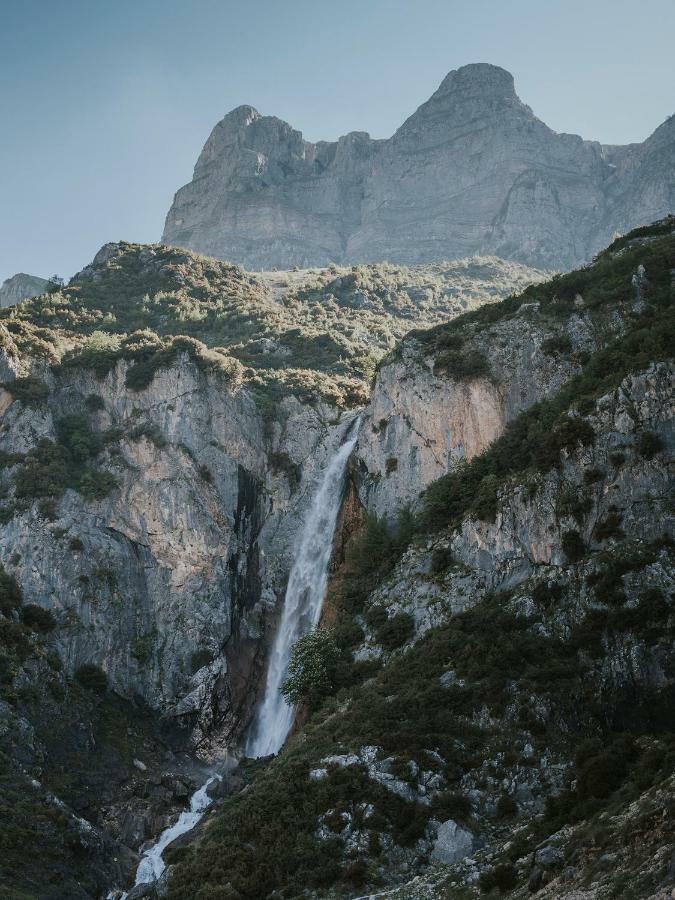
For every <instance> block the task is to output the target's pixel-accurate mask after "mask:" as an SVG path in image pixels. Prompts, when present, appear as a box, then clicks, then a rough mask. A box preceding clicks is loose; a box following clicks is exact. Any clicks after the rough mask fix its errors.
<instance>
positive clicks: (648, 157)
mask: <svg viewBox="0 0 675 900" xmlns="http://www.w3.org/2000/svg"><path fill="white" fill-rule="evenodd" d="M674 169H675V118H673V117H671V118H669V119H668V120H667V121H666V122H665V123H664V124H663V125H661V127H660V128H658V129H657V130H656V131H655V132H654V134H653V135H652V136H651V137H650V138H648V139H647V140H646V141H645V142H644V143H642V144H632V145H629V146H626V147H609V146H603V145H601V144H599V143H598V142H595V141H584V140H582V138H580V137H578V136H577V135H569V134H556V133H555V132H554V131H552V130H551V129H550V128H548V126H546V125H545V124H544V123H543V122H541V121H540V120H539V119H537V118H536V116H535V115H534V114H533V113H532V110H531V109H530V108H529V107H528V106H526V105H525V104H524V103H522V101H521V100H520V99H519V98H518V96H517V94H516V93H515V89H514V84H513V77H512V76H511V75H510V74H509V73H508V72H506V71H505V70H504V69H501V68H499V67H497V66H491V65H487V64H476V65H470V66H464V67H463V68H461V69H457V70H456V71H453V72H450V73H449V74H448V75H447V76H446V78H445V79H444V80H443V82H442V83H441V85H440V87H439V88H438V90H437V91H436V92H435V93H434V94H433V95H432V96H431V98H430V99H429V100H428V101H427V102H426V103H424V104H422V106H420V108H419V109H418V110H417V111H416V112H415V113H413V115H412V116H410V118H409V119H407V121H406V122H404V123H403V125H402V126H401V127H400V128H399V129H398V131H396V133H395V134H394V135H393V136H392V137H391V138H389V139H387V140H372V139H371V138H370V137H369V135H368V134H366V133H363V132H352V133H350V134H348V135H345V136H344V137H342V138H340V139H339V140H338V141H337V142H323V141H320V142H318V143H316V144H313V143H310V142H308V141H305V140H303V137H302V134H301V133H300V132H299V131H295V130H294V129H293V128H291V127H290V125H288V124H287V123H285V122H282V121H281V120H280V119H277V118H275V117H271V116H261V115H260V114H259V113H258V112H257V111H256V110H255V109H253V108H252V107H250V106H240V107H238V108H237V109H235V110H233V111H232V112H231V113H229V114H228V115H227V116H225V118H224V119H223V120H222V121H221V122H219V123H218V125H216V127H215V128H214V130H213V132H212V133H211V135H210V137H209V139H208V140H207V142H206V145H205V146H204V149H203V151H202V153H201V155H200V157H199V159H198V161H197V165H196V166H195V172H194V177H193V180H192V181H191V182H190V184H188V185H185V186H184V187H182V188H181V189H180V190H179V191H178V193H177V194H176V197H175V199H174V203H173V205H172V207H171V209H170V210H169V214H168V216H167V219H166V225H165V229H164V235H163V241H165V242H166V243H171V244H177V245H179V246H184V247H188V248H190V249H192V250H198V251H200V252H203V253H207V254H209V255H212V256H216V257H219V258H222V259H230V260H233V261H236V262H239V263H241V264H243V265H245V266H246V267H248V268H252V269H266V268H272V267H280V268H289V267H291V266H294V265H298V266H313V265H325V264H327V263H329V262H331V261H333V262H341V263H356V262H372V261H377V260H383V259H389V260H394V261H396V262H403V263H420V262H430V261H435V260H441V259H452V258H457V257H461V256H466V255H470V254H473V253H494V254H497V255H499V256H502V257H505V258H510V259H516V260H520V261H522V262H525V263H528V264H532V265H537V266H545V267H550V266H554V267H561V268H568V267H571V266H573V265H575V264H578V263H580V262H584V261H585V260H587V259H588V258H589V257H590V256H591V255H593V254H594V253H595V252H596V251H598V250H599V249H601V248H602V247H603V246H605V245H606V244H607V243H608V241H609V240H610V238H611V236H612V234H613V232H614V231H616V230H621V231H624V230H626V229H629V228H631V227H633V226H635V225H638V224H643V223H645V222H648V221H652V220H654V219H655V218H658V217H660V216H663V215H666V214H667V213H668V212H670V211H671V209H672V208H673V206H675V180H674V179H673V174H672V173H673V170H674Z"/></svg>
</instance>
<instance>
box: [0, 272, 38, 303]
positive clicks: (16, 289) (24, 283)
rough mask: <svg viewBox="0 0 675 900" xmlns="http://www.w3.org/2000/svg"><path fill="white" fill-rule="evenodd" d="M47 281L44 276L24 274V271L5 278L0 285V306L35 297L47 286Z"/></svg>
mask: <svg viewBox="0 0 675 900" xmlns="http://www.w3.org/2000/svg"><path fill="white" fill-rule="evenodd" d="M48 284H49V282H48V281H47V279H46V278H38V277H37V276H36V275H26V273H25V272H19V273H18V274H17V275H12V277H11V278H7V279H5V281H3V283H2V285H0V308H2V307H3V306H13V305H14V304H15V303H20V302H21V301H22V300H27V299H29V298H30V297H35V296H36V295H37V294H41V293H42V292H43V291H44V290H45V289H46V287H47V285H48Z"/></svg>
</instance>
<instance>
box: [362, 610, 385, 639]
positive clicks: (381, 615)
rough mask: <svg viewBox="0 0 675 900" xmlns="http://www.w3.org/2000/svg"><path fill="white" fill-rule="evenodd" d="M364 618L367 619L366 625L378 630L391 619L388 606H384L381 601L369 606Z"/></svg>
mask: <svg viewBox="0 0 675 900" xmlns="http://www.w3.org/2000/svg"><path fill="white" fill-rule="evenodd" d="M363 618H364V619H365V620H366V625H367V626H368V627H369V628H370V629H371V631H375V632H377V631H378V630H379V629H380V628H382V626H383V625H384V623H385V622H386V621H387V620H388V619H389V613H388V612H387V608H386V606H383V605H382V604H381V603H375V604H373V605H372V606H369V607H368V609H367V610H366V611H365V613H364V616H363Z"/></svg>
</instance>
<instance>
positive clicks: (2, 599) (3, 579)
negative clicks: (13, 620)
mask: <svg viewBox="0 0 675 900" xmlns="http://www.w3.org/2000/svg"><path fill="white" fill-rule="evenodd" d="M21 602H22V596H21V588H20V587H19V583H18V581H17V580H16V578H15V577H14V576H13V575H8V574H7V572H6V571H5V569H4V567H3V565H2V564H1V563H0V612H1V613H2V614H3V616H10V615H11V614H12V613H13V612H14V611H15V610H17V609H18V608H19V607H20V606H21Z"/></svg>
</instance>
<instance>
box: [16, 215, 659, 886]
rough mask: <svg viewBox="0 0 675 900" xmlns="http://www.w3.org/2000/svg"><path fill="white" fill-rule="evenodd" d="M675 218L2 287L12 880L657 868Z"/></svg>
mask: <svg viewBox="0 0 675 900" xmlns="http://www.w3.org/2000/svg"><path fill="white" fill-rule="evenodd" d="M674 248H675V223H674V221H673V219H672V218H666V219H664V220H662V221H660V222H657V223H655V224H653V225H651V226H647V227H645V228H641V229H638V230H636V231H635V232H632V233H629V234H628V235H626V236H624V237H622V238H617V240H616V241H614V242H613V244H612V245H611V246H610V247H609V248H608V249H607V250H605V251H603V252H602V253H600V254H599V255H598V257H597V258H596V259H595V260H594V262H593V263H592V264H590V265H588V266H585V267H582V268H581V269H578V270H576V271H572V272H569V273H567V274H565V275H557V276H554V277H553V278H546V276H545V275H543V274H542V273H541V272H538V271H533V270H526V269H525V268H524V267H522V266H517V265H515V264H505V263H500V262H499V261H497V260H495V259H488V260H486V259H480V258H479V259H475V258H474V259H468V260H463V261H460V262H458V263H453V264H447V265H443V266H441V265H439V264H434V265H432V266H430V267H429V268H428V269H425V268H424V267H405V266H393V265H392V266H384V265H378V266H375V265H372V266H363V267H358V266H357V267H355V269H351V268H349V269H340V268H339V267H334V268H333V269H330V268H328V269H325V270H322V271H320V272H299V273H287V274H284V273H276V274H275V275H274V276H271V275H270V276H264V277H260V276H255V275H252V274H251V273H247V272H245V271H244V270H242V269H240V268H239V267H237V266H233V265H231V264H226V263H223V262H219V261H217V260H213V259H208V258H205V257H201V256H198V255H196V254H192V253H190V252H188V251H184V250H180V249H178V248H171V247H165V246H162V245H135V244H127V243H124V242H121V243H118V244H109V245H106V246H105V247H103V248H102V250H101V251H100V253H99V254H97V256H96V258H95V260H94V261H93V262H92V264H91V265H90V266H87V267H86V268H85V269H84V270H83V271H82V272H80V273H78V275H77V276H75V278H73V279H72V280H71V282H70V283H69V284H68V285H66V286H64V287H58V286H56V287H55V288H54V289H53V290H51V291H50V292H47V293H45V294H42V295H40V296H38V297H36V298H32V299H29V300H26V301H23V302H22V303H19V304H17V305H14V306H12V307H11V308H10V309H7V310H3V311H2V313H0V341H1V365H2V373H1V375H2V383H3V387H2V392H1V393H0V410H1V415H2V419H1V422H0V463H1V477H2V485H3V492H2V496H1V498H0V562H1V564H2V570H1V571H0V612H1V613H2V617H1V620H0V621H1V624H2V629H1V630H0V637H1V640H2V645H1V648H0V649H1V651H2V655H1V659H2V662H1V666H2V668H1V669H0V675H1V683H2V698H1V702H0V725H1V728H0V753H1V754H2V757H1V758H2V762H3V770H2V773H1V774H0V798H1V799H2V803H0V820H1V825H2V831H1V832H0V835H1V837H0V842H1V843H0V847H1V848H2V853H1V854H0V863H1V865H0V886H1V887H2V890H3V892H4V893H5V894H7V896H9V897H16V898H19V897H20V898H21V900H23V898H24V897H26V896H27V897H39V898H48V897H58V896H59V892H61V894H60V895H61V896H69V897H73V898H77V900H79V898H82V900H87V898H91V897H102V896H106V895H107V894H109V893H110V891H111V889H112V888H113V887H114V886H119V891H120V893H119V894H117V895H115V894H114V893H113V895H112V896H120V895H121V891H122V886H129V887H128V888H127V889H128V892H129V897H130V898H133V900H137V898H140V897H144V896H145V897H155V896H158V892H160V891H161V892H163V893H162V895H163V896H167V895H168V896H169V897H173V898H192V897H194V898H198V900H208V898H221V897H224V896H225V897H230V898H251V900H254V898H260V897H268V896H274V895H275V892H279V891H282V892H284V893H285V894H286V895H287V896H289V897H293V896H302V895H303V894H304V895H307V892H308V891H309V892H310V893H313V895H314V896H316V897H326V898H327V897H360V896H364V895H367V892H370V893H383V892H384V893H385V896H387V895H388V896H391V897H397V896H401V897H403V896H406V897H415V898H416V897H423V896H426V897H434V898H436V897H438V898H441V897H444V896H457V897H461V896H462V892H463V894H464V896H474V895H477V893H478V891H479V890H480V891H482V892H483V893H489V892H490V891H492V892H496V891H501V892H502V893H506V894H507V895H508V894H509V892H510V894H511V895H512V896H513V897H514V898H515V897H518V896H525V895H526V894H527V893H529V892H530V891H532V892H539V893H540V895H541V897H565V896H569V897H573V896H574V892H576V891H577V890H579V889H581V886H582V885H583V884H584V883H586V881H587V880H588V878H593V879H595V880H596V881H597V882H599V883H600V884H601V885H602V889H603V890H605V888H606V889H607V891H609V890H614V891H617V890H623V888H622V884H626V883H629V882H630V883H635V884H638V885H639V890H640V891H641V892H642V894H638V896H641V895H643V896H650V893H649V892H651V894H653V895H654V896H658V892H659V891H663V890H665V889H666V887H667V886H668V884H669V878H670V875H669V870H668V863H667V858H668V857H667V851H666V849H665V848H667V847H668V845H669V835H670V833H671V832H670V828H671V823H670V818H669V816H670V813H668V812H667V810H668V809H669V808H670V807H669V806H668V804H669V802H670V800H669V798H670V797H671V796H672V777H673V776H672V744H671V737H670V731H671V725H670V724H669V723H671V722H672V710H673V696H674V692H673V676H672V672H673V657H672V628H673V610H672V600H673V596H672V595H673V576H672V571H673V570H672V537H671V534H672V522H671V515H672V509H671V505H670V497H671V481H670V473H669V465H670V463H671V460H672V448H673V395H672V358H671V357H672V300H673V271H674V270H675V257H674V256H673V253H674ZM281 282H286V283H285V284H283V285H282V284H281ZM378 323H379V324H378ZM324 593H325V594H326V603H325V606H324V607H323V612H322V603H323V600H324ZM319 616H321V628H322V630H324V631H326V632H329V633H330V635H331V637H332V641H333V644H334V647H335V648H336V652H337V653H338V658H337V659H336V660H334V664H332V665H331V666H329V667H327V668H326V673H327V677H326V679H325V681H324V682H322V684H321V690H320V691H314V692H311V693H310V695H308V696H307V698H306V699H305V700H304V701H303V717H302V721H299V722H298V729H297V733H296V732H293V733H292V734H291V736H290V738H289V739H288V740H287V741H286V742H285V743H284V739H285V737H286V735H287V733H288V731H289V728H290V727H291V720H292V711H291V707H290V706H287V705H285V704H284V703H283V702H282V700H281V698H280V696H279V693H278V687H279V685H280V683H281V682H282V681H283V677H284V673H285V671H286V667H287V662H288V659H289V655H290V653H291V645H292V643H293V640H294V638H295V637H296V636H298V635H299V634H300V633H301V632H305V631H306V630H307V629H308V628H309V627H310V626H314V625H316V624H317V623H318V622H319ZM317 662H318V663H323V662H325V661H324V660H322V659H320V658H319V659H317ZM256 709H258V710H260V713H259V716H258V718H257V719H256ZM252 723H253V724H252ZM261 725H262V726H263V727H262V728H260V726H261ZM247 741H249V743H248V746H247V751H248V754H249V756H250V757H253V758H248V759H247V758H242V759H240V760H239V761H238V765H237V766H236V768H230V767H228V766H225V765H224V764H223V762H222V754H223V752H224V750H226V749H227V750H229V751H234V752H236V751H237V750H238V749H239V748H240V747H242V745H244V744H245V742H247ZM282 745H283V746H282ZM277 750H278V751H280V752H278V753H276V751H277ZM271 753H276V755H275V756H274V758H273V759H270V754H271ZM214 771H216V772H218V774H222V781H221V782H218V784H215V783H213V782H212V783H211V786H210V787H209V793H208V798H209V800H210V801H211V802H210V804H209V805H208V808H206V807H205V805H204V807H202V800H204V801H205V800H206V796H207V794H206V790H205V785H206V783H207V781H208V780H209V779H211V778H212V777H213V773H214ZM200 786H204V787H203V788H202V787H200ZM191 797H192V798H193V801H192V802H193V804H196V805H195V808H194V809H192V810H190V809H189V806H188V804H190V802H191V801H190V798H191ZM186 808H187V809H186ZM664 809H665V810H666V815H665V816H664V815H663V810H664ZM181 813H182V816H183V817H182V818H181ZM202 814H203V815H202ZM190 816H192V818H190ZM35 822H40V823H41V831H40V833H39V836H38V838H37V841H38V844H39V846H40V848H41V853H42V861H41V864H40V865H39V866H37V865H32V864H27V863H26V859H25V852H24V847H25V843H26V841H27V840H29V836H32V835H33V833H34V828H35ZM193 825H194V826H195V827H194V830H191V831H187V830H184V826H190V827H191V826H193ZM179 832H182V833H181V834H179ZM173 837H178V839H177V840H175V841H173V840H172V838H173ZM31 839H32V838H31ZM610 848H611V849H610ZM607 852H612V853H615V854H616V857H615V859H614V864H613V865H612V867H607V866H606V865H605V864H604V862H602V861H601V860H600V857H601V856H602V855H603V854H604V853H607ZM654 859H657V860H659V863H658V865H656V866H655V865H654V864H653V860H654ZM139 864H140V865H141V867H142V868H141V869H139V868H138V867H139ZM146 864H147V865H146ZM155 864H157V865H156V866H155ZM143 866H146V868H143ZM163 866H166V869H163V868H162V867H163ZM148 867H149V868H148ZM160 869H161V874H162V877H161V878H160V880H159V881H158V882H157V883H156V884H155V883H154V882H153V881H143V880H140V881H139V879H141V878H148V877H149V876H150V875H152V876H153V877H154V876H155V875H157V874H159V870H160ZM150 870H152V871H150ZM135 873H137V874H135ZM134 879H136V881H137V883H136V885H133V886H132V885H131V882H133V881H134ZM622 879H623V881H622ZM453 884H454V886H453ZM529 885H530V886H532V887H528V886H529ZM453 892H454V894H453Z"/></svg>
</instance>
